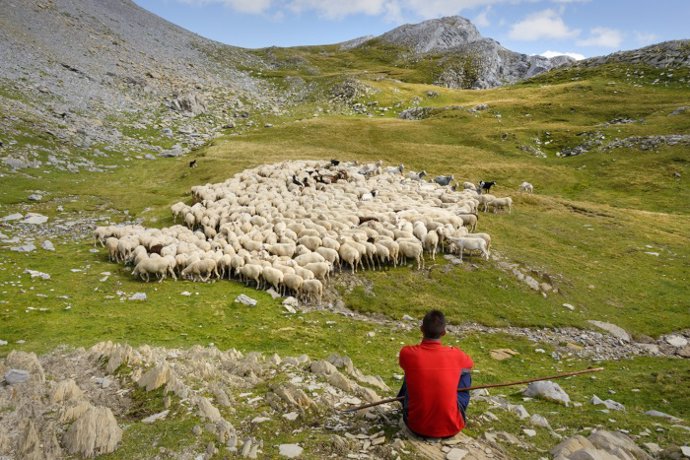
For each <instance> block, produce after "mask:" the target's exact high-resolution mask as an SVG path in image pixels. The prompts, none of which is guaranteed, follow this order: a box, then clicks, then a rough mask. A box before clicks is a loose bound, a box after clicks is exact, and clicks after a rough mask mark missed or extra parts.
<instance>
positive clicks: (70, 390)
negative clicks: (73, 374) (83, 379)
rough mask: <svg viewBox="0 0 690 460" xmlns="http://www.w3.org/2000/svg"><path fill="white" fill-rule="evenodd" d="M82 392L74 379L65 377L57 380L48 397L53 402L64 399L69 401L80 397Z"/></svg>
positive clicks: (82, 394)
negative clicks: (59, 380) (65, 378)
mask: <svg viewBox="0 0 690 460" xmlns="http://www.w3.org/2000/svg"><path fill="white" fill-rule="evenodd" d="M82 396H84V393H83V392H82V391H81V389H80V388H79V387H78V386H77V384H76V383H75V381H74V380H72V379H67V380H63V381H61V382H59V383H58V384H57V386H56V387H55V390H53V393H52V395H51V396H50V399H51V401H52V402H53V403H60V402H64V401H71V400H73V399H81V398H82Z"/></svg>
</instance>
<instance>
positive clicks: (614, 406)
mask: <svg viewBox="0 0 690 460" xmlns="http://www.w3.org/2000/svg"><path fill="white" fill-rule="evenodd" d="M590 402H591V403H592V404H594V405H595V406H598V405H604V406H606V408H607V409H611V410H625V406H624V405H623V404H621V403H619V402H616V401H614V400H613V399H607V400H606V401H603V400H601V399H600V398H599V397H598V396H597V395H594V396H592V399H591V400H590Z"/></svg>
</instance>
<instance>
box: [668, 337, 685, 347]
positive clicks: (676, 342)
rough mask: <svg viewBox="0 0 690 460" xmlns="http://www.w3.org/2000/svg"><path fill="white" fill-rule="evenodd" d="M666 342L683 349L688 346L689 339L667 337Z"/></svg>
mask: <svg viewBox="0 0 690 460" xmlns="http://www.w3.org/2000/svg"><path fill="white" fill-rule="evenodd" d="M664 340H666V343H668V344H669V345H671V346H674V347H676V348H683V347H684V346H686V345H687V344H688V339H686V338H685V337H681V336H679V335H667V336H666V337H665V339H664Z"/></svg>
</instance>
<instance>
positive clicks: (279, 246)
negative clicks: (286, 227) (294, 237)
mask: <svg viewBox="0 0 690 460" xmlns="http://www.w3.org/2000/svg"><path fill="white" fill-rule="evenodd" d="M262 249H264V250H266V251H268V252H269V253H271V254H274V255H276V256H287V257H292V256H293V255H294V254H295V251H296V250H297V245H295V244H294V243H275V244H271V245H264V246H263V248H262Z"/></svg>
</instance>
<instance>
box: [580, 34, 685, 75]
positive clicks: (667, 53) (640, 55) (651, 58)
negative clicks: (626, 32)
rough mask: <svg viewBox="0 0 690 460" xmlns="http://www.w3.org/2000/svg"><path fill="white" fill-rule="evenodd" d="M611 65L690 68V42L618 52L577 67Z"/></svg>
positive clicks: (657, 44) (584, 62)
mask: <svg viewBox="0 0 690 460" xmlns="http://www.w3.org/2000/svg"><path fill="white" fill-rule="evenodd" d="M609 63H623V64H645V65H648V66H652V67H657V68H667V67H690V40H672V41H667V42H662V43H656V44H654V45H650V46H646V47H644V48H640V49H636V50H629V51H618V52H616V53H612V54H609V55H607V56H597V57H593V58H589V59H584V60H582V61H580V62H578V63H577V66H579V67H596V66H598V65H602V64H609Z"/></svg>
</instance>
